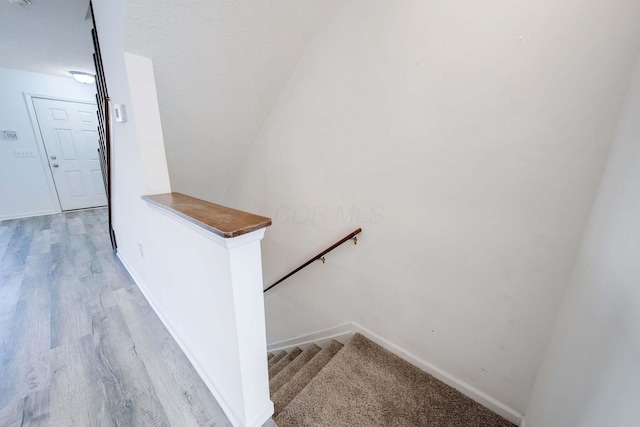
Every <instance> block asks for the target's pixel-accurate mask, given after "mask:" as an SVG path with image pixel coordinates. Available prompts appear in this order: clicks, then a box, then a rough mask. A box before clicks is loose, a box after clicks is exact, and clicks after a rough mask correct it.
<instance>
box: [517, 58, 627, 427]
mask: <svg viewBox="0 0 640 427" xmlns="http://www.w3.org/2000/svg"><path fill="white" fill-rule="evenodd" d="M638 65H639V66H638V68H637V71H636V78H635V84H634V86H633V88H632V91H631V92H630V95H629V101H628V104H627V108H626V110H625V114H624V115H623V118H622V121H621V124H620V128H619V131H618V134H617V137H616V141H615V144H614V146H613V150H612V153H611V157H610V159H609V162H608V164H607V169H606V172H605V174H604V178H603V180H602V185H601V187H600V191H599V192H598V198H597V200H596V203H595V205H594V208H593V213H592V215H591V219H590V221H589V225H588V227H587V231H586V233H585V237H584V241H583V243H582V246H581V249H580V255H579V257H578V260H577V262H576V267H575V270H574V272H573V280H572V281H571V285H570V287H569V289H568V292H567V295H566V297H565V299H564V301H563V304H562V308H561V309H560V315H559V316H558V322H557V324H556V327H555V329H554V334H553V339H552V340H551V344H550V345H549V349H548V351H547V354H546V357H545V359H544V363H543V364H542V367H541V369H540V373H539V374H538V378H537V381H536V386H535V388H534V391H533V393H532V398H531V402H530V403H529V407H528V409H527V414H526V415H527V427H547V426H581V427H596V426H609V427H624V426H631V425H634V424H637V423H638V419H640V407H639V406H638V401H639V399H640V366H639V365H638V360H640V287H638V284H639V283H640V263H638V254H640V221H639V220H638V218H640V63H639V64H638Z"/></svg>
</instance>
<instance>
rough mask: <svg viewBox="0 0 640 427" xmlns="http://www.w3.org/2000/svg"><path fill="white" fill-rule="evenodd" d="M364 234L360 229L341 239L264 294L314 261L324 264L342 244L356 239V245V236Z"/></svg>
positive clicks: (355, 241) (356, 240)
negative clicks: (326, 258)
mask: <svg viewBox="0 0 640 427" xmlns="http://www.w3.org/2000/svg"><path fill="white" fill-rule="evenodd" d="M361 232H362V228H358V229H357V230H356V231H354V232H353V233H351V234H349V235H348V236H345V237H343V238H342V239H340V240H339V241H338V242H337V243H335V244H334V245H331V246H330V247H329V248H327V249H325V250H324V251H322V252H320V253H319V254H318V255H316V256H314V257H313V258H311V259H310V260H309V261H307V262H305V263H304V264H302V265H301V266H300V267H298V268H296V269H295V270H293V271H292V272H291V273H289V274H287V275H286V276H284V277H282V278H281V279H280V280H278V281H277V282H275V283H274V284H273V285H271V286H269V287H268V288H267V289H265V290H264V291H263V292H267V291H268V290H269V289H271V288H273V287H274V286H276V285H278V284H279V283H281V282H284V281H285V280H287V279H288V278H289V277H291V276H293V275H294V274H296V273H297V272H298V271H300V270H302V269H303V268H305V267H306V266H308V265H309V264H311V263H312V262H314V261H317V260H322V262H323V263H324V256H325V255H326V254H328V253H329V252H331V251H332V250H334V249H335V248H337V247H338V246H340V245H341V244H343V243H344V242H346V241H348V240H351V239H354V243H357V242H358V239H357V238H356V236H357V235H358V234H360V233H361Z"/></svg>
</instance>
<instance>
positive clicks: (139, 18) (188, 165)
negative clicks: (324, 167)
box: [125, 0, 335, 201]
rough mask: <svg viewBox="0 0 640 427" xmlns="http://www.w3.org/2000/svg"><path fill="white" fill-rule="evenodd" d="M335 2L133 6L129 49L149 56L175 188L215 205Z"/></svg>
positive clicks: (196, 1)
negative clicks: (153, 69) (310, 39)
mask: <svg viewBox="0 0 640 427" xmlns="http://www.w3.org/2000/svg"><path fill="white" fill-rule="evenodd" d="M331 3H335V0H304V1H299V0H260V1H210V0H193V1H190V2H189V3H184V4H183V3H181V2H177V1H176V0H130V1H127V4H126V19H127V21H126V38H125V48H126V50H127V51H128V52H132V53H136V54H139V55H142V56H146V57H149V58H152V59H153V62H154V67H155V71H156V77H157V86H158V98H159V103H160V111H161V114H162V126H163V131H164V135H165V140H166V149H167V160H168V163H169V171H170V176H171V184H172V187H173V189H174V190H175V191H179V192H184V193H188V194H190V195H192V196H195V197H200V198H203V199H206V200H210V201H219V200H220V197H221V196H222V193H223V192H224V191H225V190H226V188H227V186H228V185H229V183H230V182H231V181H232V179H233V176H234V174H235V171H236V170H237V168H238V165H239V164H240V163H241V161H242V157H243V156H244V154H245V153H246V151H247V147H248V145H249V144H250V143H251V141H252V139H253V137H254V136H255V134H256V133H257V131H258V130H259V129H260V127H261V126H262V124H263V123H264V120H265V119H266V117H267V116H268V114H269V111H270V110H271V107H272V106H273V103H274V102H275V100H276V99H277V97H278V95H279V93H280V91H281V90H282V87H283V86H284V85H285V83H286V82H287V79H288V78H289V76H290V75H291V71H292V70H293V68H294V67H295V64H296V63H297V62H298V59H299V58H300V55H301V54H302V52H303V50H304V47H305V46H306V44H307V42H308V40H309V38H310V37H311V35H312V34H313V31H314V29H315V28H316V25H317V23H318V22H319V21H320V20H321V19H322V17H323V16H324V15H325V10H326V9H327V6H328V5H329V4H331Z"/></svg>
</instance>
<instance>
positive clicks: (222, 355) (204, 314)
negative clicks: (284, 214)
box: [134, 193, 273, 427]
mask: <svg viewBox="0 0 640 427" xmlns="http://www.w3.org/2000/svg"><path fill="white" fill-rule="evenodd" d="M171 194H173V195H174V196H173V197H177V196H175V194H176V193H171ZM150 197H153V196H149V197H147V196H145V200H147V201H148V202H149V203H147V206H148V207H149V208H150V209H148V220H149V224H148V225H149V226H150V229H151V230H154V232H153V233H152V234H150V235H149V236H148V237H147V241H146V243H145V248H144V258H143V262H144V267H145V268H144V270H145V273H144V279H143V280H142V278H141V277H139V276H138V277H134V278H135V279H136V282H137V283H138V286H139V287H140V289H141V290H142V292H143V293H144V294H145V297H146V298H147V300H148V301H149V302H150V304H151V305H152V307H153V308H154V310H155V311H156V313H157V314H158V315H159V317H160V318H161V319H162V321H163V322H164V324H165V325H166V326H167V329H169V331H170V332H171V335H172V336H173V337H174V338H175V340H176V341H177V342H178V344H179V345H180V347H181V348H182V350H183V351H184V353H185V355H186V356H187V357H188V358H189V360H190V361H191V363H192V365H193V366H194V367H195V369H196V370H197V371H198V374H199V375H200V377H201V378H202V380H203V381H204V382H205V384H206V385H207V387H208V388H209V390H211V392H212V394H213V395H214V397H215V398H216V400H217V401H218V403H219V404H220V406H221V407H222V409H223V410H224V412H225V414H226V415H227V417H228V418H229V420H230V421H231V423H232V424H233V425H234V426H238V427H248V426H249V427H259V426H261V425H262V424H263V423H264V422H265V421H267V420H268V419H269V418H270V417H271V415H272V414H273V403H272V402H271V400H270V397H269V374H268V364H267V352H266V348H267V345H266V332H265V316H264V298H263V286H262V259H261V249H260V241H261V240H262V238H263V237H264V233H265V229H266V228H264V227H265V225H264V224H262V225H260V227H261V228H258V229H254V228H249V230H251V229H254V231H248V229H242V230H241V232H242V233H244V234H241V235H239V236H237V237H224V236H223V235H220V232H219V230H214V231H212V229H213V227H212V226H211V224H206V223H203V222H201V221H198V220H194V218H190V217H189V216H188V215H186V214H184V212H180V211H177V210H176V209H172V208H171V207H166V206H163V205H162V204H161V203H157V201H154V200H152V199H150ZM167 197H170V196H167ZM193 200H195V201H196V202H197V203H206V202H203V201H198V200H197V199H187V200H186V205H187V207H191V206H192V205H191V202H192V201H193ZM211 206H214V205H211V204H208V205H207V206H205V207H206V208H208V209H209V208H211ZM215 206H217V205H215ZM174 208H175V206H174ZM178 208H181V206H179V207H178ZM218 208H221V209H228V208H224V207H219V206H218ZM214 209H215V207H214ZM207 212H209V211H207ZM222 216H223V217H224V215H222ZM256 218H258V220H260V219H262V220H267V221H268V224H270V220H269V219H268V218H263V217H256ZM209 219H210V218H209ZM210 222H211V223H213V222H214V221H210ZM268 224H267V225H268ZM255 228H257V227H255Z"/></svg>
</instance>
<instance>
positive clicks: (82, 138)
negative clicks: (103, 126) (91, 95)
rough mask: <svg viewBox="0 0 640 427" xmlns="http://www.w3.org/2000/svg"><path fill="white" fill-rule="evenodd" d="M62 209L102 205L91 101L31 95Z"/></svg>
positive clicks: (95, 132) (95, 120)
mask: <svg viewBox="0 0 640 427" xmlns="http://www.w3.org/2000/svg"><path fill="white" fill-rule="evenodd" d="M33 106H34V108H35V111H36V117H37V118H38V126H39V127H40V134H41V135H42V140H43V141H44V146H45V149H46V151H47V158H48V161H49V168H50V169H51V173H52V175H53V181H54V183H55V185H56V191H57V192H58V199H59V200H60V205H61V206H62V210H63V211H67V210H72V209H84V208H92V207H97V206H105V205H106V204H107V197H106V194H105V190H104V182H103V180H102V172H101V170H100V160H99V158H98V130H97V129H98V124H97V116H96V105H95V104H84V103H80V102H69V101H57V100H53V99H44V98H33Z"/></svg>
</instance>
